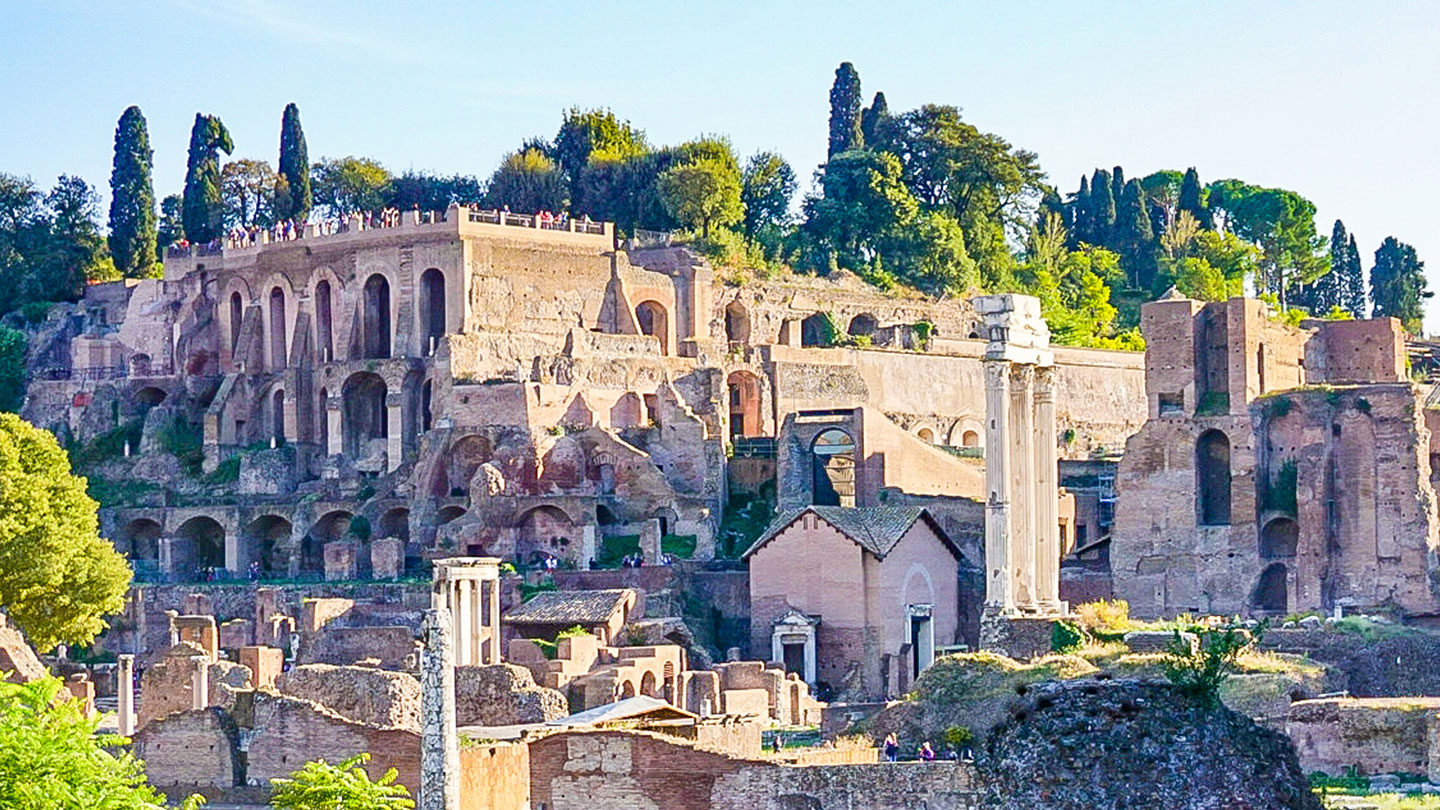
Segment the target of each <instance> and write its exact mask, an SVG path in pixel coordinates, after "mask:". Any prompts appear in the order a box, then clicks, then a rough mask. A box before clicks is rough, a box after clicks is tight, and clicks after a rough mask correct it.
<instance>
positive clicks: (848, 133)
mask: <svg viewBox="0 0 1440 810" xmlns="http://www.w3.org/2000/svg"><path fill="white" fill-rule="evenodd" d="M864 106H865V100H864V99H863V98H862V97H861V95H860V73H859V71H857V70H855V66H854V65H852V64H850V63H849V62H841V63H840V67H837V68H835V83H834V84H832V85H831V86H830V146H829V149H828V151H827V152H826V154H827V155H828V156H830V157H834V156H835V155H838V154H839V153H841V152H848V151H850V150H852V149H859V148H861V147H863V146H864V145H865V133H864V132H862V131H861V128H860V111H861V108H863V107H864Z"/></svg>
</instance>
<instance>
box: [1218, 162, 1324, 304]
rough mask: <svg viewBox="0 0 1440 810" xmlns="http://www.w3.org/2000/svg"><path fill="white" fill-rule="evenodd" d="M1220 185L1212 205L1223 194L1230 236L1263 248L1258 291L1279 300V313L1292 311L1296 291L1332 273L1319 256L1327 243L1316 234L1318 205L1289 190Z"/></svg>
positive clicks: (1223, 204) (1222, 198)
mask: <svg viewBox="0 0 1440 810" xmlns="http://www.w3.org/2000/svg"><path fill="white" fill-rule="evenodd" d="M1220 183H1221V185H1219V186H1215V185H1213V184H1212V191H1211V199H1212V200H1215V199H1216V191H1215V190H1214V189H1216V188H1218V189H1220V191H1221V193H1220V207H1221V208H1223V210H1224V212H1225V222H1226V228H1227V230H1231V231H1233V232H1234V233H1235V235H1236V236H1239V237H1240V238H1241V239H1244V240H1245V241H1247V242H1250V243H1251V244H1254V245H1256V246H1257V247H1259V248H1260V267H1259V272H1257V273H1256V276H1255V288H1256V290H1257V291H1258V292H1261V293H1271V294H1274V295H1276V296H1278V298H1279V300H1280V305H1281V307H1282V308H1285V307H1288V306H1289V295H1290V293H1291V291H1292V289H1293V288H1295V287H1297V286H1299V285H1302V284H1310V283H1312V282H1314V281H1315V279H1317V278H1319V277H1320V276H1321V275H1323V274H1324V273H1326V272H1328V271H1329V269H1330V262H1329V257H1328V256H1326V255H1325V254H1324V253H1322V252H1320V251H1322V250H1323V249H1324V247H1325V240H1324V238H1323V237H1321V236H1319V235H1318V234H1316V233H1315V204H1314V203H1312V202H1310V201H1309V200H1307V199H1305V198H1304V197H1302V196H1300V195H1299V194H1296V193H1295V192H1293V191H1287V190H1285V189H1279V188H1260V187H1258V186H1250V185H1246V184H1244V183H1239V182H1237V181H1223V180H1222V181H1220Z"/></svg>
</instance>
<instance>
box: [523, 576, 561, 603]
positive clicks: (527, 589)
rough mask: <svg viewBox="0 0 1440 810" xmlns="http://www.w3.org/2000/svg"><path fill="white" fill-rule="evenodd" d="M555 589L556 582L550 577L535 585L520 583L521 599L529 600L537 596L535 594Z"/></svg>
mask: <svg viewBox="0 0 1440 810" xmlns="http://www.w3.org/2000/svg"><path fill="white" fill-rule="evenodd" d="M553 590H555V583H554V582H553V581H551V580H548V579H547V580H545V581H544V582H540V583H537V584H535V585H531V584H529V583H527V582H522V583H520V601H521V602H529V601H530V600H531V599H533V598H534V597H535V594H537V593H544V592H545V591H553Z"/></svg>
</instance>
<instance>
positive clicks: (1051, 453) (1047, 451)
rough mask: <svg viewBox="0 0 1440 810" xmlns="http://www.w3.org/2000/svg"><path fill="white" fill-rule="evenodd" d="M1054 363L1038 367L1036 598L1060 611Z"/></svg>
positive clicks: (1044, 608)
mask: <svg viewBox="0 0 1440 810" xmlns="http://www.w3.org/2000/svg"><path fill="white" fill-rule="evenodd" d="M1055 430H1056V423H1055V367H1054V366H1040V367H1038V368H1036V369H1035V426H1034V437H1035V438H1034V445H1035V479H1034V480H1035V598H1036V600H1037V602H1038V603H1039V607H1040V609H1041V610H1042V611H1044V612H1046V613H1060V612H1062V611H1063V606H1062V605H1061V604H1060V514H1059V512H1060V505H1059V500H1060V487H1059V475H1060V473H1059V469H1058V462H1057V460H1056V448H1055V441H1056V432H1055Z"/></svg>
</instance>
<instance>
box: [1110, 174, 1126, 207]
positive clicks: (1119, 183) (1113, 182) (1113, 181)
mask: <svg viewBox="0 0 1440 810" xmlns="http://www.w3.org/2000/svg"><path fill="white" fill-rule="evenodd" d="M1110 188H1112V189H1114V191H1115V201H1116V202H1117V203H1118V202H1119V201H1120V195H1121V194H1124V193H1125V170H1124V169H1122V168H1120V167H1119V166H1116V167H1115V169H1114V171H1112V172H1111V173H1110Z"/></svg>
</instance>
